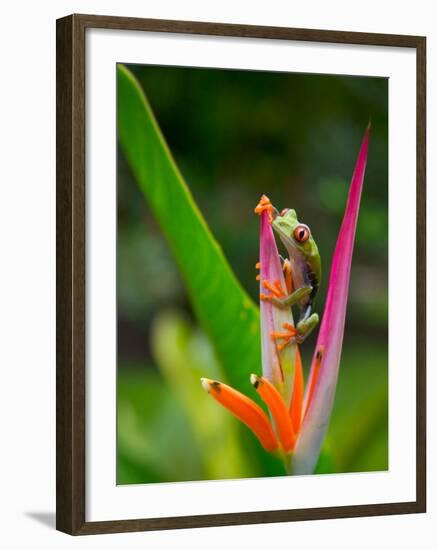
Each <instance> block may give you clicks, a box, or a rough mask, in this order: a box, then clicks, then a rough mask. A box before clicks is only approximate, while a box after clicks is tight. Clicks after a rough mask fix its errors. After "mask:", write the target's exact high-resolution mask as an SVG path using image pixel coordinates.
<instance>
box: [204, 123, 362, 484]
mask: <svg viewBox="0 0 437 550" xmlns="http://www.w3.org/2000/svg"><path fill="white" fill-rule="evenodd" d="M369 132H370V127H369V128H368V129H367V131H366V133H365V135H364V138H363V141H362V144H361V148H360V152H359V155H358V160H357V164H356V166H355V170H354V174H353V177H352V181H351V185H350V189H349V196H348V200H347V204H346V210H345V214H344V218H343V222H342V225H341V229H340V233H339V236H338V240H337V244H336V247H335V251H334V256H333V261H332V267H331V274H330V279H329V286H328V294H327V299H326V304H325V310H324V314H323V318H322V322H321V326H320V331H319V336H318V339H317V344H316V348H315V351H314V356H313V360H312V364H311V369H310V374H309V377H308V381H307V384H306V389H305V397H304V379H303V372H302V364H301V358H300V352H299V348H298V346H297V344H296V343H295V339H294V336H295V335H296V329H295V327H294V321H293V315H292V312H291V307H290V308H282V307H278V306H277V305H275V304H274V303H273V302H272V301H269V299H268V298H269V297H272V296H273V297H276V298H282V297H284V296H286V295H287V294H290V293H291V292H292V290H293V289H292V277H291V272H290V270H291V265H290V263H289V262H288V261H287V260H285V261H284V262H283V263H282V264H281V259H280V256H279V253H278V249H277V246H276V241H275V238H274V235H273V230H272V227H271V222H272V220H273V218H274V217H275V216H276V215H277V214H276V210H275V209H274V207H273V206H272V204H271V203H270V201H269V199H268V198H267V197H266V196H264V195H263V197H262V198H261V200H260V202H259V204H258V205H257V207H256V208H255V212H256V213H257V214H259V215H260V223H261V228H260V262H259V264H257V267H258V268H259V269H260V273H259V276H258V277H257V278H259V280H260V318H261V353H262V368H263V376H257V375H255V374H252V375H251V376H250V381H251V383H252V385H253V386H254V388H255V389H256V391H257V392H258V394H259V396H260V397H261V399H262V400H263V401H264V403H265V404H266V405H267V407H268V409H269V412H270V416H271V420H269V418H268V416H267V415H266V414H265V412H264V411H263V410H262V409H261V407H259V406H258V405H257V404H256V403H255V402H254V401H253V400H251V399H250V398H248V397H246V396H245V395H243V394H242V393H240V392H238V391H237V390H235V389H233V388H231V387H229V386H227V385H226V384H223V383H221V382H218V381H215V380H208V379H206V378H202V386H203V388H204V389H205V390H206V391H207V392H208V393H209V394H211V395H212V397H214V398H215V399H216V400H217V401H218V402H219V403H221V404H222V405H223V406H224V407H226V408H227V409H228V410H229V411H230V412H231V413H232V414H234V415H235V416H236V417H237V418H239V419H240V420H241V421H242V422H243V423H244V424H246V425H247V426H248V427H249V428H250V429H251V430H252V431H253V432H254V434H255V435H256V436H257V437H258V439H259V441H260V442H261V444H262V446H263V447H264V449H265V450H267V451H269V452H274V453H276V454H277V455H278V456H280V457H281V458H282V460H283V461H284V466H285V469H286V471H287V472H288V473H293V474H310V473H312V472H313V471H314V468H315V467H316V465H317V461H318V458H319V454H320V450H321V446H322V443H323V440H324V437H325V434H326V430H327V428H328V425H329V419H330V417H331V412H332V408H333V403H334V397H335V390H336V385H337V377H338V370H339V365H340V357H341V349H342V343H343V334H344V325H345V318H346V306H347V297H348V290H349V279H350V271H351V264H352V254H353V247H354V241H355V230H356V224H357V219H358V210H359V204H360V198H361V190H362V186H363V180H364V172H365V167H366V160H367V152H368V144H369Z"/></svg>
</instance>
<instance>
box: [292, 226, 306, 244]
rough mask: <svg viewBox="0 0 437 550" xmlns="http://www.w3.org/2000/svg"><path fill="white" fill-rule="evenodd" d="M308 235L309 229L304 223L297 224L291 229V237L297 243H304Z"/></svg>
mask: <svg viewBox="0 0 437 550" xmlns="http://www.w3.org/2000/svg"><path fill="white" fill-rule="evenodd" d="M309 236H310V230H309V229H308V227H307V226H306V225H298V226H297V227H296V229H295V230H294V231H293V237H294V238H295V239H296V241H297V242H298V243H304V242H306V241H307V240H308V238H309Z"/></svg>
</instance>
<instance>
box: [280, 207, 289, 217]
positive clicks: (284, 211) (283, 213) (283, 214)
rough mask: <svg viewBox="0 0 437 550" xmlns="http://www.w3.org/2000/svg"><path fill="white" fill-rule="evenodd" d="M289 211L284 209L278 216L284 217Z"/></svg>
mask: <svg viewBox="0 0 437 550" xmlns="http://www.w3.org/2000/svg"><path fill="white" fill-rule="evenodd" d="M289 210H290V209H289V208H284V209H283V210H281V213H280V214H279V215H280V216H285V214H286V213H287V212H288V211H289Z"/></svg>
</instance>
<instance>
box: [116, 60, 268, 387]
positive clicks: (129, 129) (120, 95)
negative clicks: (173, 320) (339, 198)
mask: <svg viewBox="0 0 437 550" xmlns="http://www.w3.org/2000/svg"><path fill="white" fill-rule="evenodd" d="M117 100H118V107H117V116H118V138H119V141H120V144H121V147H122V150H123V152H124V154H125V156H126V158H127V160H128V163H129V165H130V167H131V169H132V171H133V174H134V176H135V179H136V181H137V183H138V186H139V187H140V189H141V191H142V192H143V193H144V196H145V198H146V199H147V202H148V204H149V206H150V207H151V210H152V211H153V213H154V216H155V218H156V220H157V221H158V223H159V225H160V227H161V229H162V232H163V234H164V235H165V237H166V239H167V242H168V245H169V247H170V249H171V251H172V254H173V256H174V258H175V260H176V262H177V264H178V267H179V269H180V272H181V274H182V277H183V279H184V282H185V285H186V288H187V292H188V294H189V297H190V301H191V304H192V306H193V309H194V312H195V314H196V316H197V319H198V321H199V323H200V324H201V325H202V327H203V328H204V330H205V332H206V333H207V334H208V336H209V337H210V339H211V341H212V343H213V346H214V349H215V352H216V353H217V356H218V358H219V360H220V363H221V365H222V367H223V370H224V372H225V373H226V376H227V381H228V382H229V383H230V384H232V385H233V386H234V387H237V388H239V389H240V390H243V391H246V390H247V389H248V388H249V381H248V376H249V374H250V373H251V372H261V364H260V363H261V358H260V334H259V311H258V308H257V306H256V305H255V304H254V303H253V301H252V300H251V299H250V298H249V296H248V295H247V293H246V292H245V291H244V290H243V288H242V287H241V285H240V283H239V282H238V280H237V278H236V277H235V275H234V273H233V271H232V269H231V268H230V266H229V264H228V262H227V260H226V258H225V256H224V254H223V251H222V249H221V248H220V245H219V244H218V243H217V241H216V240H215V239H214V237H213V235H212V233H211V231H210V229H209V228H208V225H207V223H206V221H205V220H204V218H203V216H202V214H201V212H200V211H199V209H198V207H197V205H196V203H195V202H194V200H193V197H192V195H191V193H190V191H189V189H188V186H187V185H186V183H185V182H184V179H183V177H182V175H181V174H180V172H179V170H178V167H177V166H176V163H175V161H174V159H173V158H172V156H171V153H170V151H169V148H168V146H167V144H166V142H165V140H164V138H163V136H162V134H161V131H160V129H159V127H158V124H157V122H156V120H155V118H154V116H153V113H152V110H151V108H150V105H149V104H148V102H147V99H146V97H145V95H144V93H143V91H142V89H141V87H140V85H139V83H138V82H137V80H136V79H135V77H134V76H133V75H132V73H131V72H130V71H129V70H128V69H127V68H126V67H124V66H123V65H118V66H117ZM235 238H236V239H238V235H235Z"/></svg>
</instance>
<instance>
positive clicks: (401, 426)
mask: <svg viewBox="0 0 437 550" xmlns="http://www.w3.org/2000/svg"><path fill="white" fill-rule="evenodd" d="M425 52H426V41H425V38H424V37H419V36H395V35H388V34H387V35H385V34H366V33H353V32H339V31H326V30H309V29H292V28H280V27H277V28H273V27H256V26H245V25H230V24H217V23H193V22H185V21H163V20H151V19H133V18H124V17H107V16H90V15H71V16H68V17H65V18H63V19H59V20H58V21H57V528H58V529H59V530H61V531H64V532H66V533H69V534H73V535H79V534H95V533H115V532H126V531H140V530H156V529H174V528H187V527H207V526H220V525H235V524H248V523H267V522H284V521H298V520H310V519H323V518H343V517H344V518H345V517H352V516H355V517H356V516H370V515H387V514H404V513H418V512H424V511H425V509H426V447H425V444H426V438H425V433H426V430H425V427H426V426H425V411H426V402H425V399H426V391H425V390H426V386H425V346H426V340H425V335H426V329H425V320H426V314H425V212H426V208H425V205H426V187H425V166H426V162H425V160H426V151H425V141H426V140H425V137H426V131H425V123H426V106H425V91H426V85H425V67H426V57H425V55H426V53H425ZM407 213H408V214H411V218H408V217H407Z"/></svg>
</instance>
